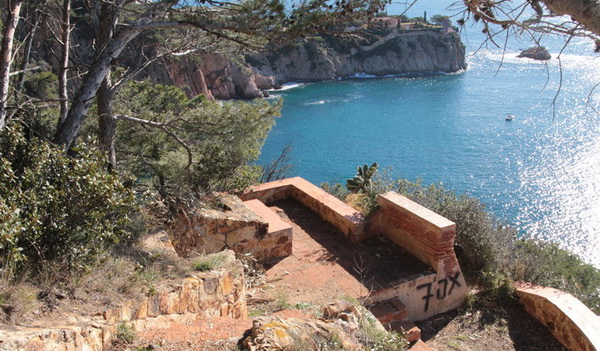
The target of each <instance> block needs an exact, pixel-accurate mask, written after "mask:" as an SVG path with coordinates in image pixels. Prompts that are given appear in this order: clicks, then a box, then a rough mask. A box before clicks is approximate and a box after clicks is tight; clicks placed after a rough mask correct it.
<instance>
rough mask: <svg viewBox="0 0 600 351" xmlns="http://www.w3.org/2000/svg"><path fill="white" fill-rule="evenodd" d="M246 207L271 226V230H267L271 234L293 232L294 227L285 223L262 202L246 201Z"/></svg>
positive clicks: (255, 200)
mask: <svg viewBox="0 0 600 351" xmlns="http://www.w3.org/2000/svg"><path fill="white" fill-rule="evenodd" d="M244 205H246V206H247V207H248V208H250V209H251V210H252V211H254V212H255V213H256V214H257V215H259V216H260V217H262V218H263V220H264V221H265V222H267V223H268V224H269V229H268V230H267V231H268V232H269V233H275V232H279V231H290V232H291V231H292V226H291V225H290V224H289V223H286V222H284V221H283V220H282V219H281V217H279V215H278V214H277V213H275V212H273V211H272V210H271V209H270V208H269V207H267V205H265V204H263V203H262V202H261V201H260V200H257V199H253V200H246V201H244Z"/></svg>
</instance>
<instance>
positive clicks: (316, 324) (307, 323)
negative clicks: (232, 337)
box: [242, 301, 407, 351]
mask: <svg viewBox="0 0 600 351" xmlns="http://www.w3.org/2000/svg"><path fill="white" fill-rule="evenodd" d="M386 342H387V343H389V344H390V345H394V346H395V347H398V348H400V347H401V345H403V344H404V345H406V344H407V342H406V341H405V340H403V339H401V338H399V337H394V336H390V335H388V334H387V332H386V331H385V329H384V328H383V326H382V325H381V323H379V322H378V321H377V319H375V317H373V315H372V314H371V313H370V312H369V311H368V310H366V309H365V308H364V307H362V306H357V305H354V304H352V303H350V302H347V301H338V302H336V303H332V304H329V305H328V306H327V307H325V310H324V313H323V318H320V319H298V318H289V319H282V318H279V317H261V318H258V319H256V320H254V322H253V325H252V329H251V330H250V332H249V333H248V334H247V335H246V337H245V338H244V339H243V340H242V345H243V347H244V349H245V350H250V351H275V350H330V349H333V350H364V349H365V348H366V349H379V348H378V347H381V348H382V349H384V348H385V346H384V345H382V344H385V343H386Z"/></svg>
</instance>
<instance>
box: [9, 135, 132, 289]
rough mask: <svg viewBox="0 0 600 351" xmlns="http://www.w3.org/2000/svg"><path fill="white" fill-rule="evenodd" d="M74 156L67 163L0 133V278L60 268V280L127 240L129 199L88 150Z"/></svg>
mask: <svg viewBox="0 0 600 351" xmlns="http://www.w3.org/2000/svg"><path fill="white" fill-rule="evenodd" d="M82 146H83V145H82ZM77 153H78V156H77V158H71V157H68V156H66V155H65V154H64V153H63V152H62V151H61V150H60V149H58V148H57V147H55V146H54V145H52V144H49V143H47V142H44V141H41V140H38V139H36V138H31V139H29V140H28V139H26V138H25V137H24V136H23V134H22V133H21V132H20V131H18V130H16V129H13V128H7V129H5V130H3V131H2V132H0V219H1V221H0V269H2V270H3V275H4V276H5V277H6V278H10V277H11V276H13V275H14V274H16V273H18V272H22V271H23V270H24V269H25V268H28V269H30V270H31V271H33V272H34V273H39V272H41V271H43V270H44V269H47V268H48V267H49V266H58V268H59V270H60V273H61V274H63V275H64V276H67V275H69V274H71V273H75V272H81V271H85V270H87V269H89V268H90V264H91V263H92V262H93V261H94V260H95V259H96V257H97V256H98V254H100V253H101V252H103V251H105V250H106V249H107V248H108V247H110V246H111V245H112V244H114V243H116V242H118V241H119V240H121V239H123V238H127V237H128V236H129V233H128V232H127V231H126V230H125V228H126V225H127V224H128V222H129V214H130V213H131V212H132V211H134V210H135V208H136V206H135V198H134V194H133V192H132V191H131V190H130V189H128V188H126V187H125V186H124V185H123V184H122V183H121V182H120V181H119V178H118V176H117V175H116V174H110V173H107V172H106V171H105V170H104V165H105V161H104V158H103V157H102V156H101V155H100V154H98V153H96V152H95V151H94V150H93V148H90V147H89V146H87V147H82V148H80V149H78V150H77Z"/></svg>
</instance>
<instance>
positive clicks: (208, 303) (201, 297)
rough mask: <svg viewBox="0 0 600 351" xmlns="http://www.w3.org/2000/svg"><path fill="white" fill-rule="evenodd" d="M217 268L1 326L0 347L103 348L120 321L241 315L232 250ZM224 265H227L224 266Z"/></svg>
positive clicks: (145, 323) (135, 325) (158, 322)
mask: <svg viewBox="0 0 600 351" xmlns="http://www.w3.org/2000/svg"><path fill="white" fill-rule="evenodd" d="M219 255H221V256H222V259H223V264H222V267H224V268H219V269H217V270H215V271H210V272H196V273H195V274H193V275H190V276H188V277H187V278H185V279H183V280H182V281H180V282H175V283H167V282H165V283H162V284H160V285H159V286H157V287H156V290H155V292H154V293H153V294H149V296H146V297H145V298H144V299H143V300H141V301H130V302H129V303H126V304H124V305H122V306H120V307H117V308H113V309H109V310H104V311H98V313H93V311H90V312H92V313H90V315H88V316H82V315H70V314H61V318H60V319H54V320H52V321H37V322H33V323H31V324H28V325H18V326H17V325H1V326H0V351H9V350H10V351H14V350H73V351H75V350H98V351H100V350H106V349H107V348H108V347H109V346H110V345H111V342H112V340H113V339H115V337H116V336H117V333H118V328H119V326H124V327H125V328H128V329H131V330H132V331H134V332H137V331H143V330H147V329H150V328H167V327H169V326H170V325H171V324H172V323H179V324H187V323H191V322H192V321H194V320H198V319H203V318H207V317H215V316H219V317H229V318H245V317H246V316H247V313H248V312H247V307H246V289H245V286H244V275H243V274H242V273H241V272H243V267H242V264H241V262H239V261H237V260H236V258H235V254H234V253H233V252H232V251H227V252H223V253H220V254H219ZM225 268H226V269H225Z"/></svg>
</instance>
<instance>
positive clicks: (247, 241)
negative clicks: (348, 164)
mask: <svg viewBox="0 0 600 351" xmlns="http://www.w3.org/2000/svg"><path fill="white" fill-rule="evenodd" d="M219 201H220V202H221V203H222V204H223V207H224V210H217V209H206V208H199V209H197V210H196V211H194V212H193V213H180V214H179V215H178V217H177V218H176V219H175V221H174V222H173V225H172V226H171V228H170V234H171V238H172V241H173V247H174V248H175V251H177V253H178V254H179V255H180V256H184V257H186V256H187V255H188V254H189V253H190V252H197V253H200V254H205V253H215V252H220V251H222V250H225V249H231V250H233V251H235V252H237V253H248V254H252V255H253V256H254V258H256V259H257V260H259V261H268V260H271V259H274V258H279V257H285V256H288V255H289V254H291V252H292V246H291V242H292V238H291V229H290V230H289V231H269V224H268V223H267V222H266V221H265V219H264V218H263V217H261V216H260V215H258V214H257V213H256V212H254V211H253V210H252V209H250V208H249V207H248V206H246V205H245V204H244V203H242V201H241V200H240V199H239V198H238V197H237V196H233V195H226V196H222V197H220V198H219Z"/></svg>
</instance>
